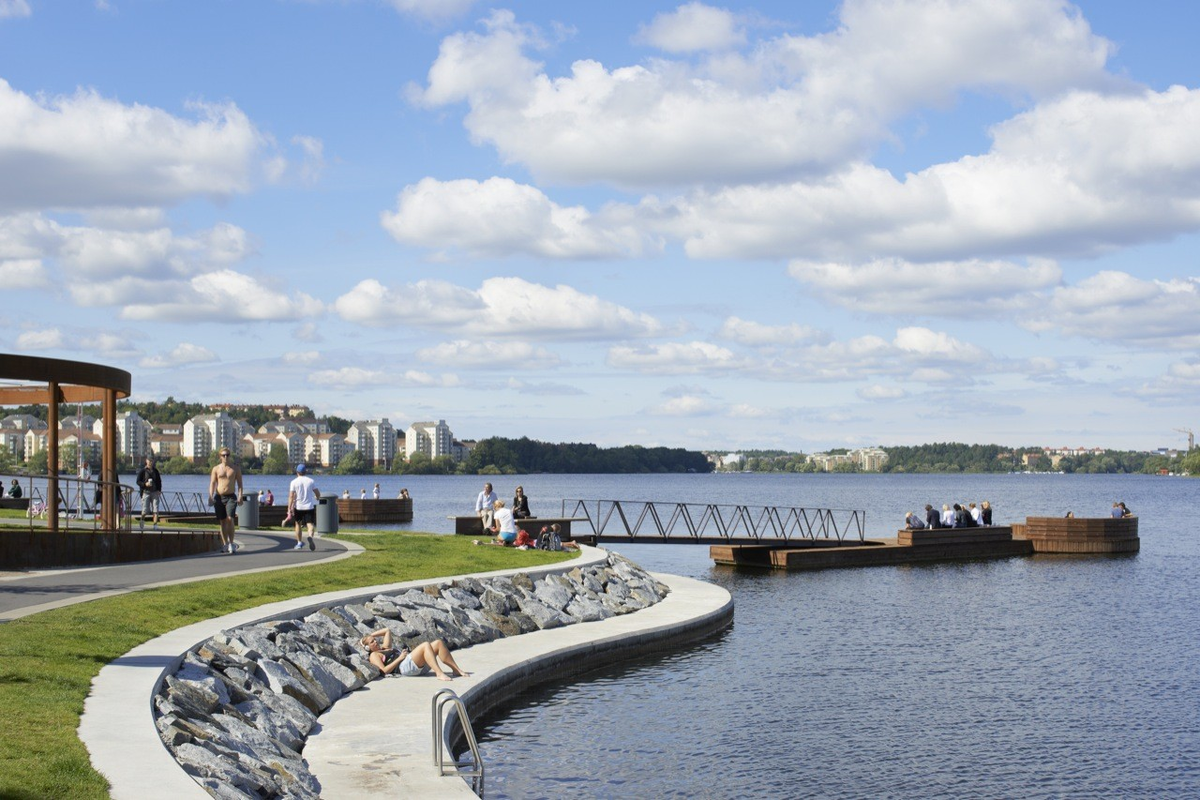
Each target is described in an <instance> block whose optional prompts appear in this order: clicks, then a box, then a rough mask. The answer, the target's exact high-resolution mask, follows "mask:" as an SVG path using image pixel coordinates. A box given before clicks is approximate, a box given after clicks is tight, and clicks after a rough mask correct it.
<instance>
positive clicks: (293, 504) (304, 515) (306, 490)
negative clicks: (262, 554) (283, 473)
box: [288, 464, 321, 550]
mask: <svg viewBox="0 0 1200 800" xmlns="http://www.w3.org/2000/svg"><path fill="white" fill-rule="evenodd" d="M305 471H306V470H305V467H304V464H297V465H296V477H295V478H293V479H292V483H291V485H290V486H288V516H289V517H292V518H293V519H294V520H295V521H296V546H295V547H293V548H292V549H293V550H300V549H301V548H303V547H304V540H303V539H302V538H301V537H300V526H301V525H304V526H306V527H307V528H308V549H309V550H316V549H317V543H316V542H315V541H313V534H314V532H315V531H316V526H317V501H318V500H320V499H321V493H320V492H319V491H318V490H317V487H316V486H315V485H314V482H313V479H312V478H310V477H308V475H306V474H304V473H305Z"/></svg>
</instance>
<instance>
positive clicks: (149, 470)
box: [137, 456, 162, 528]
mask: <svg viewBox="0 0 1200 800" xmlns="http://www.w3.org/2000/svg"><path fill="white" fill-rule="evenodd" d="M137 485H138V494H140V495H141V497H142V528H145V527H146V511H147V509H152V512H151V513H152V515H153V519H154V527H155V528H157V527H158V507H159V504H160V503H161V502H162V473H160V472H159V471H158V467H156V466H154V457H153V456H146V466H144V467H142V468H141V469H140V470H138V474H137Z"/></svg>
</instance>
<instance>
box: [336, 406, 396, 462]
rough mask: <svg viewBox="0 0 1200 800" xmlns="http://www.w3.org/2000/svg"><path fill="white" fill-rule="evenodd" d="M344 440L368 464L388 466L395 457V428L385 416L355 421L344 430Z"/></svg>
mask: <svg viewBox="0 0 1200 800" xmlns="http://www.w3.org/2000/svg"><path fill="white" fill-rule="evenodd" d="M346 441H347V442H348V443H349V444H350V445H351V446H352V447H353V448H354V449H355V450H357V451H358V452H360V453H362V457H363V459H364V460H365V461H366V462H367V463H368V464H373V465H378V464H383V465H385V466H390V465H391V463H392V461H394V460H395V458H396V429H395V428H393V427H392V423H390V422H388V420H387V417H384V418H383V419H378V420H374V419H365V420H360V421H359V422H355V423H354V424H353V425H351V426H350V430H348V431H346Z"/></svg>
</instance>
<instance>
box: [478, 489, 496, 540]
mask: <svg viewBox="0 0 1200 800" xmlns="http://www.w3.org/2000/svg"><path fill="white" fill-rule="evenodd" d="M496 499H497V498H496V493H495V492H493V491H492V485H491V484H490V483H485V484H484V485H483V491H482V492H480V493H479V496H478V497H476V498H475V513H476V514H478V515H479V521H480V523H482V524H483V532H484V534H486V535H488V536H491V535H492V511H493V509H494V507H495V504H496Z"/></svg>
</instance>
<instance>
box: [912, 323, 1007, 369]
mask: <svg viewBox="0 0 1200 800" xmlns="http://www.w3.org/2000/svg"><path fill="white" fill-rule="evenodd" d="M893 344H895V346H896V348H897V349H899V350H900V351H901V352H903V353H905V354H908V355H911V356H913V357H915V358H919V359H926V358H937V359H941V360H945V361H962V362H972V361H980V360H983V359H986V358H987V357H988V354H987V352H986V351H984V350H982V349H980V348H978V347H976V346H975V345H973V344H967V343H965V342H962V341H959V340H958V339H955V338H954V337H953V336H950V335H949V334H947V333H945V332H942V331H931V330H929V329H928V328H919V327H911V328H900V329H899V330H897V331H896V338H895V340H894V341H893Z"/></svg>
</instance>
